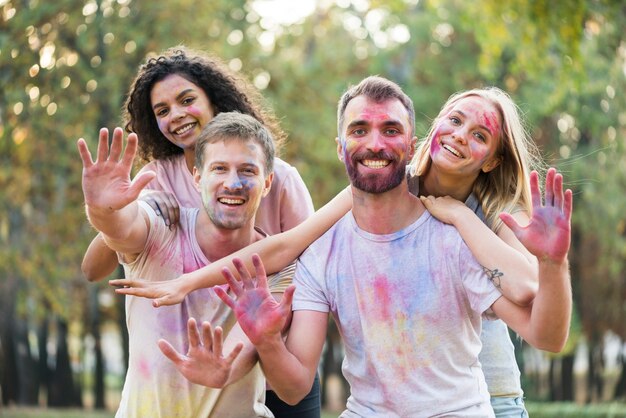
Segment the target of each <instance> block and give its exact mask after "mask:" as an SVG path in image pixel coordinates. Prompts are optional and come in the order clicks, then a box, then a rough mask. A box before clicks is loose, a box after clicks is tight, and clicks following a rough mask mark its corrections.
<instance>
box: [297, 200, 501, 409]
mask: <svg viewBox="0 0 626 418" xmlns="http://www.w3.org/2000/svg"><path fill="white" fill-rule="evenodd" d="M294 283H295V284H296V294H295V297H294V302H293V309H294V310H312V311H320V312H330V313H332V315H333V317H334V319H335V322H336V323H337V326H338V327H339V330H340V332H341V335H342V336H343V342H344V347H345V354H346V355H345V359H344V362H343V367H342V370H343V374H344V376H345V377H346V379H347V381H348V382H349V384H350V390H351V395H350V397H349V399H348V403H347V406H346V407H347V410H346V411H344V413H343V414H342V417H357V416H369V417H385V418H392V417H403V418H404V417H431V416H439V415H442V416H458V415H460V416H464V417H485V416H493V410H492V409H491V406H490V404H489V394H488V392H487V387H486V384H485V381H484V377H483V373H482V370H481V368H480V364H479V361H478V352H479V351H480V347H481V343H480V328H481V315H482V313H483V312H485V310H487V309H488V308H489V307H490V306H491V305H492V304H493V303H494V302H495V300H497V299H498V298H499V297H501V295H500V292H499V291H498V289H496V288H495V286H494V285H493V284H492V283H491V282H490V281H489V280H488V279H487V277H486V275H485V274H484V272H483V270H482V267H481V266H480V265H479V264H478V262H477V261H476V259H475V258H474V257H473V256H472V254H471V252H470V251H469V249H468V248H467V246H466V245H465V243H464V242H463V240H462V239H461V237H460V235H459V233H458V231H457V230H456V229H455V228H454V227H452V226H450V225H445V224H443V223H442V222H440V221H438V220H436V219H435V218H433V217H432V216H431V215H430V214H429V213H428V212H424V214H423V215H422V216H421V217H420V218H419V219H417V220H416V221H415V222H414V223H412V224H411V225H409V226H408V227H406V228H404V229H402V230H400V231H398V232H396V233H393V234H388V235H376V234H371V233H368V232H366V231H364V230H362V229H360V228H359V227H358V226H357V224H356V221H355V220H354V217H353V214H352V212H348V214H346V215H345V216H344V217H343V218H342V219H341V220H340V221H339V222H338V223H337V224H335V225H334V226H333V227H332V228H331V229H330V230H329V231H328V232H327V233H326V234H324V235H323V236H322V237H321V238H320V239H318V240H317V241H316V242H314V243H313V245H311V246H310V247H309V248H308V249H307V250H306V251H305V252H304V254H303V255H302V256H301V257H300V259H299V261H298V265H297V268H296V276H295V278H294Z"/></svg>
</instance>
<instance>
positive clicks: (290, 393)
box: [257, 337, 315, 405]
mask: <svg viewBox="0 0 626 418" xmlns="http://www.w3.org/2000/svg"><path fill="white" fill-rule="evenodd" d="M257 352H258V354H259V358H260V362H261V367H262V368H263V373H264V374H265V378H266V379H267V381H268V383H269V384H270V386H271V387H272V390H273V391H274V392H276V394H277V395H278V397H279V398H280V399H282V400H283V401H284V402H286V403H288V404H290V405H295V404H297V403H298V402H300V401H301V400H302V399H303V398H304V397H305V396H306V395H307V393H309V392H310V391H311V387H312V385H313V380H314V378H315V372H313V373H311V371H310V370H309V369H308V368H307V367H306V366H305V365H303V364H302V362H300V360H299V359H298V358H297V357H296V356H294V355H293V354H292V353H291V352H290V351H289V350H288V349H287V347H286V345H285V343H284V342H283V340H282V338H280V337H276V339H274V340H273V341H272V342H268V343H266V344H263V345H262V346H257Z"/></svg>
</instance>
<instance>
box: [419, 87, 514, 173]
mask: <svg viewBox="0 0 626 418" xmlns="http://www.w3.org/2000/svg"><path fill="white" fill-rule="evenodd" d="M501 129H502V123H501V118H500V114H499V112H498V110H497V109H496V107H495V106H494V105H493V104H492V103H491V102H490V101H488V100H486V99H484V98H482V97H478V96H469V97H466V98H463V99H461V100H459V101H458V102H457V103H455V104H454V105H453V106H452V107H451V108H450V109H448V111H447V112H446V113H445V114H444V115H442V116H441V117H440V118H439V122H438V123H437V127H436V129H435V131H434V135H433V139H432V142H431V144H430V156H431V158H432V163H433V165H434V167H436V169H438V170H440V171H451V172H454V173H455V174H462V175H468V176H473V177H476V176H478V174H479V173H480V171H484V172H489V171H491V170H493V169H494V168H496V167H497V166H498V164H499V163H500V157H499V156H497V155H496V153H497V150H498V146H499V141H500V137H501Z"/></svg>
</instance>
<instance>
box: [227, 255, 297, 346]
mask: <svg viewBox="0 0 626 418" xmlns="http://www.w3.org/2000/svg"><path fill="white" fill-rule="evenodd" d="M252 261H253V263H254V266H255V269H256V280H255V279H252V278H251V277H250V273H249V272H248V270H247V269H246V267H245V265H244V264H243V262H242V261H241V260H240V259H234V260H233V264H234V265H235V267H236V268H237V271H238V272H239V276H240V277H241V282H238V281H237V280H236V279H235V277H234V276H233V275H232V273H231V272H230V270H228V269H227V268H224V270H223V274H224V277H225V278H226V281H227V283H228V284H229V286H230V288H231V289H232V291H233V293H234V294H235V296H236V299H233V298H232V297H230V296H229V295H228V294H227V293H226V292H225V291H224V290H223V289H221V288H216V293H217V295H218V296H219V297H220V298H221V299H222V300H223V301H224V303H226V304H227V305H228V306H230V308H231V309H233V311H235V315H236V316H237V321H238V322H239V326H240V327H241V329H242V330H243V331H244V332H245V333H246V335H247V336H248V338H249V339H250V341H251V342H252V344H254V345H259V344H262V343H263V342H266V341H268V340H269V339H271V338H275V337H276V336H277V335H280V333H281V332H282V330H283V329H284V328H285V327H286V325H287V323H288V321H289V316H290V313H291V301H292V299H293V292H294V290H295V287H294V286H293V285H292V286H289V287H288V288H287V290H285V293H284V295H283V298H282V300H281V301H280V302H278V301H276V299H274V297H273V296H272V294H271V293H270V291H269V287H268V285H267V276H266V274H265V268H264V267H263V263H262V262H261V259H260V258H259V256H258V255H257V254H255V255H253V256H252Z"/></svg>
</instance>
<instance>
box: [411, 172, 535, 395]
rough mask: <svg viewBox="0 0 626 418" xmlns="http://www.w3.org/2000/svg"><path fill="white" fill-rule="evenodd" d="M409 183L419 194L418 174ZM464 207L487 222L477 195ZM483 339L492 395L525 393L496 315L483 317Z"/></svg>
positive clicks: (482, 361) (508, 340) (483, 359)
mask: <svg viewBox="0 0 626 418" xmlns="http://www.w3.org/2000/svg"><path fill="white" fill-rule="evenodd" d="M408 183H409V190H410V191H411V193H412V194H414V195H415V196H419V177H417V176H409V177H408ZM465 206H467V207H468V208H470V209H471V210H472V211H473V212H474V213H475V214H476V216H478V218H479V219H480V220H481V221H482V222H483V223H485V224H486V223H487V221H486V220H485V214H484V213H483V210H482V207H481V205H480V202H479V201H478V199H477V198H476V196H475V195H473V194H471V195H469V197H468V198H467V200H466V201H465ZM480 341H481V342H482V343H483V348H482V350H480V354H478V359H479V360H480V364H481V366H482V368H483V373H484V374H485V381H486V382H487V390H489V394H490V395H491V396H492V397H512V398H517V397H521V396H524V391H523V390H522V384H521V382H520V370H519V366H518V365H517V360H516V359H515V348H514V347H513V343H512V342H511V337H510V335H509V329H508V327H507V326H506V324H505V323H504V321H502V320H501V319H493V318H490V319H483V324H482V332H481V334H480Z"/></svg>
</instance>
